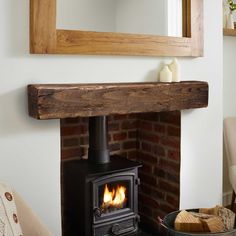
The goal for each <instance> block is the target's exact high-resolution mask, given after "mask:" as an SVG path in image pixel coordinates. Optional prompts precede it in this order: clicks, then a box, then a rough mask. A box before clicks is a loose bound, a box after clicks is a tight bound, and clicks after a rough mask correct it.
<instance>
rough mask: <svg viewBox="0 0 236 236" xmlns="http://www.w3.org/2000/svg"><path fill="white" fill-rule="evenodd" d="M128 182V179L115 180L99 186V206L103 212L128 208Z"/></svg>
mask: <svg viewBox="0 0 236 236" xmlns="http://www.w3.org/2000/svg"><path fill="white" fill-rule="evenodd" d="M129 184H130V182H129V181H115V182H110V183H106V184H103V185H101V186H100V187H99V190H98V195H99V208H100V209H101V210H102V213H103V214H107V213H111V212H115V211H118V210H121V209H124V208H129V201H130V199H129V197H130V193H129V191H130V186H129Z"/></svg>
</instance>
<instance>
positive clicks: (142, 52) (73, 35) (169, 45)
mask: <svg viewBox="0 0 236 236" xmlns="http://www.w3.org/2000/svg"><path fill="white" fill-rule="evenodd" d="M56 1H57V0H30V53H33V54H90V55H133V56H191V57H199V56H203V0H183V32H184V33H183V34H184V37H182V38H180V37H169V36H155V35H144V34H126V33H110V32H109V33H105V32H93V31H80V30H62V29H56Z"/></svg>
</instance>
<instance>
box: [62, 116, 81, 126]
mask: <svg viewBox="0 0 236 236" xmlns="http://www.w3.org/2000/svg"><path fill="white" fill-rule="evenodd" d="M61 121H63V123H64V124H77V123H79V122H80V118H79V117H75V118H65V119H61Z"/></svg>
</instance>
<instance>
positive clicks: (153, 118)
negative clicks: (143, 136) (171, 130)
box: [139, 112, 159, 121]
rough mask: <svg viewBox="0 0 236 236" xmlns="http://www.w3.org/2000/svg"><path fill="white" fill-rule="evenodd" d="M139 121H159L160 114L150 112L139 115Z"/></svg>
mask: <svg viewBox="0 0 236 236" xmlns="http://www.w3.org/2000/svg"><path fill="white" fill-rule="evenodd" d="M139 119H142V120H147V121H159V112H149V113H141V114H139Z"/></svg>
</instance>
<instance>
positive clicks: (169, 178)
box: [28, 81, 208, 235]
mask: <svg viewBox="0 0 236 236" xmlns="http://www.w3.org/2000/svg"><path fill="white" fill-rule="evenodd" d="M28 102H29V115H30V116H31V117H34V118H36V119H40V120H47V119H60V120H61V127H60V128H61V163H62V166H64V164H65V163H68V162H69V161H70V160H75V159H79V160H78V161H80V160H82V159H86V158H87V151H88V117H92V116H107V117H108V136H109V148H110V151H111V154H119V155H120V156H122V157H124V158H128V159H130V160H135V161H138V162H141V163H142V165H143V166H142V168H141V169H140V170H139V177H140V180H141V185H140V187H139V190H138V197H139V199H138V203H139V210H138V214H140V215H141V222H142V223H144V224H146V225H149V226H152V227H153V226H154V227H157V220H156V219H157V216H160V217H163V216H164V215H166V214H167V213H169V212H171V211H173V210H176V209H178V207H179V189H180V188H179V186H180V153H181V152H180V140H181V138H180V130H181V127H180V118H181V115H180V114H181V113H180V111H181V110H183V109H194V108H202V107H207V106H208V84H207V83H206V82H201V81H184V82H180V83H123V84H122V83H117V84H51V85H48V84H38V85H37V84H36V85H29V86H28ZM62 169H63V168H62ZM61 174H62V177H63V176H64V175H63V173H61ZM61 179H63V178H61ZM65 186H68V185H65ZM62 189H63V182H62ZM64 200H65V199H64V198H63V191H62V219H63V206H64V205H66V201H64ZM63 232H64V235H66V228H65V227H63Z"/></svg>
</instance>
